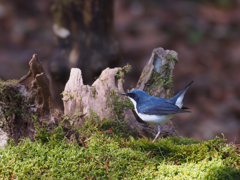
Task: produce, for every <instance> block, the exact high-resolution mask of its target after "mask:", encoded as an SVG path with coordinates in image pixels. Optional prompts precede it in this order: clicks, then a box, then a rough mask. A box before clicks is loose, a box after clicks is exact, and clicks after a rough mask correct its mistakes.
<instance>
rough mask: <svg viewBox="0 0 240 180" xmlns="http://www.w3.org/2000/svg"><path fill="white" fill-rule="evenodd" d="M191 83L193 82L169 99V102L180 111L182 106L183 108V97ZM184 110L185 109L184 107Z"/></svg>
mask: <svg viewBox="0 0 240 180" xmlns="http://www.w3.org/2000/svg"><path fill="white" fill-rule="evenodd" d="M192 83H193V81H191V82H190V83H188V85H187V86H186V87H185V88H183V89H182V90H181V91H180V92H179V93H178V94H177V95H176V96H174V97H173V98H172V99H170V101H171V102H172V103H174V104H175V105H176V106H178V107H179V108H180V109H181V108H182V106H183V103H182V101H183V98H184V95H185V93H186V91H187V89H188V88H189V86H190V85H191V84H192ZM184 109H185V107H184Z"/></svg>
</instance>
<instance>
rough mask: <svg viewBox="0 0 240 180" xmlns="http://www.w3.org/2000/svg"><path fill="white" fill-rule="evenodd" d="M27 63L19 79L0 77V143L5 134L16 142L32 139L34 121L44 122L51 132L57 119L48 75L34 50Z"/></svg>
mask: <svg viewBox="0 0 240 180" xmlns="http://www.w3.org/2000/svg"><path fill="white" fill-rule="evenodd" d="M29 66H30V70H29V72H28V74H27V75H26V76H24V77H23V78H21V79H20V80H19V81H18V82H16V81H7V82H2V81H0V140H1V141H2V146H3V145H4V144H5V143H6V140H5V139H6V138H12V139H13V140H14V141H15V142H16V143H18V142H19V139H21V138H26V137H28V138H30V139H31V140H32V141H34V138H35V137H34V136H35V134H36V130H35V126H34V124H35V123H37V124H38V126H39V127H41V126H43V125H44V126H46V128H47V130H48V131H50V132H51V130H52V129H53V126H54V125H55V124H56V123H57V122H58V121H59V120H60V116H59V114H58V113H57V112H56V111H55V109H54V107H53V104H52V99H51V93H50V87H49V79H48V78H47V76H46V75H45V72H44V69H43V66H42V63H41V62H40V61H39V60H38V58H37V55H36V54H34V55H33V57H32V59H31V61H30V62H29ZM0 143H1V142H0ZM0 145H1V144H0Z"/></svg>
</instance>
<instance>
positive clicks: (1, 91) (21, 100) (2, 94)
mask: <svg viewBox="0 0 240 180" xmlns="http://www.w3.org/2000/svg"><path fill="white" fill-rule="evenodd" d="M29 108H30V107H29V106H28V102H27V100H26V98H25V97H23V96H22V95H21V93H20V92H19V87H18V84H17V81H16V80H8V81H2V80H0V121H1V125H2V127H3V129H4V130H5V131H6V132H7V133H8V134H11V132H10V131H11V130H10V128H11V127H12V125H11V123H14V119H15V118H16V117H17V118H18V119H24V118H28V117H30V116H31V115H30V114H29V113H30V111H29Z"/></svg>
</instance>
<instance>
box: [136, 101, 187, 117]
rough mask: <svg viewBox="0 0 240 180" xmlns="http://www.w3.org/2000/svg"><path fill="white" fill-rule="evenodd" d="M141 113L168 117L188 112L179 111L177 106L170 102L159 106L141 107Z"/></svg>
mask: <svg viewBox="0 0 240 180" xmlns="http://www.w3.org/2000/svg"><path fill="white" fill-rule="evenodd" d="M141 112H143V113H144V114H149V115H168V114H176V113H185V112H189V111H185V110H183V109H180V108H179V107H178V106H176V105H174V104H172V103H170V102H163V103H161V104H159V106H156V105H151V106H145V107H142V108H141Z"/></svg>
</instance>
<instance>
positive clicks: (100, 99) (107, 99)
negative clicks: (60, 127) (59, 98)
mask: <svg viewBox="0 0 240 180" xmlns="http://www.w3.org/2000/svg"><path fill="white" fill-rule="evenodd" d="M177 61H178V60H177V53H176V52H175V51H169V50H164V49H162V48H157V49H154V50H153V53H152V56H151V58H150V60H149V61H148V63H147V65H146V66H145V68H144V69H143V72H142V74H141V76H140V78H139V81H138V83H137V86H136V88H137V89H141V90H145V91H146V92H148V93H149V94H151V95H155V96H161V97H164V98H166V97H167V98H170V97H171V96H172V87H173V84H172V73H173V69H174V65H175V63H176V62H177ZM123 76H124V68H114V69H110V68H107V69H105V70H104V71H103V72H102V74H101V75H100V77H99V78H98V79H97V80H96V81H95V82H94V83H93V84H92V86H89V85H84V84H83V78H82V74H81V70H80V69H77V68H74V69H72V70H71V74H70V78H69V80H68V82H67V84H66V86H65V89H64V92H63V102H64V114H65V115H67V114H71V115H72V118H73V119H74V126H76V127H78V128H81V126H82V125H83V124H84V123H85V120H86V119H88V118H89V117H91V116H92V113H93V112H94V113H96V114H97V116H98V117H99V118H100V119H108V120H114V121H120V122H126V123H127V129H128V130H130V131H136V132H137V133H138V134H139V135H142V136H145V137H147V138H153V137H154V135H155V130H153V131H152V130H149V128H148V127H147V126H146V124H145V123H143V121H141V119H139V117H137V115H136V113H134V111H133V108H131V105H130V104H131V102H130V101H128V99H125V97H122V96H121V95H119V93H123V92H124V90H123V83H122V82H123ZM162 132H163V133H164V134H167V135H169V136H172V135H176V134H177V133H176V131H175V128H174V126H173V124H172V122H171V121H169V122H168V123H167V124H166V125H164V126H163V130H162Z"/></svg>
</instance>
